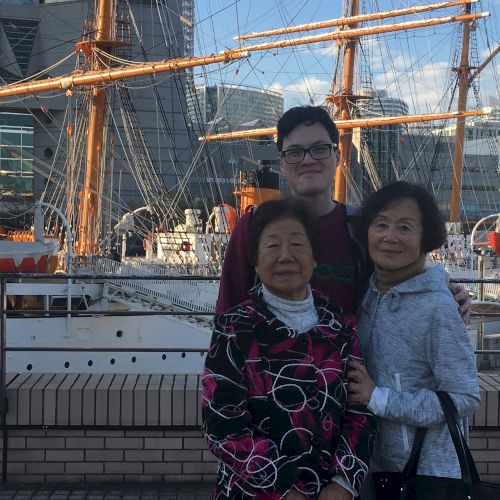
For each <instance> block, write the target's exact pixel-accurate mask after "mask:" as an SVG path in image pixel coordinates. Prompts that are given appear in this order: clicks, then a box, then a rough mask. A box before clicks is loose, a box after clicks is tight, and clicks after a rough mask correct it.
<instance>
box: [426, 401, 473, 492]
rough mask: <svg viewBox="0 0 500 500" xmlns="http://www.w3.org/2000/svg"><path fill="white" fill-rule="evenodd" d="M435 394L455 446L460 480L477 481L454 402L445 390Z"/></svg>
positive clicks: (469, 482)
mask: <svg viewBox="0 0 500 500" xmlns="http://www.w3.org/2000/svg"><path fill="white" fill-rule="evenodd" d="M436 395H437V397H438V398H439V402H440V403H441V407H442V408H443V413H444V416H445V419H446V423H447V424H448V429H449V431H450V434H451V439H452V441H453V445H454V446H455V451H456V452H457V457H458V461H459V463H460V470H461V472H462V480H463V481H464V482H466V483H468V484H471V483H472V482H473V481H474V482H476V481H479V474H478V472H477V468H476V464H475V463H474V459H473V458H472V454H471V452H470V449H469V446H468V445H467V441H466V440H465V437H464V435H463V433H462V430H461V428H460V425H459V419H458V411H457V407H456V405H455V402H454V401H453V399H452V398H451V396H450V395H449V394H448V393H447V392H444V391H436Z"/></svg>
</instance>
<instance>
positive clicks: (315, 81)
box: [272, 76, 331, 109]
mask: <svg viewBox="0 0 500 500" xmlns="http://www.w3.org/2000/svg"><path fill="white" fill-rule="evenodd" d="M330 85H331V82H330V81H327V80H321V79H319V78H317V77H315V76H310V77H305V78H303V79H302V80H301V81H299V82H298V83H291V84H288V85H282V84H281V83H274V84H273V85H272V88H274V89H275V90H279V91H281V93H282V95H283V98H284V99H285V109H288V108H291V107H293V106H303V105H305V104H314V105H319V104H323V103H324V101H325V98H326V96H327V94H328V92H329V91H330Z"/></svg>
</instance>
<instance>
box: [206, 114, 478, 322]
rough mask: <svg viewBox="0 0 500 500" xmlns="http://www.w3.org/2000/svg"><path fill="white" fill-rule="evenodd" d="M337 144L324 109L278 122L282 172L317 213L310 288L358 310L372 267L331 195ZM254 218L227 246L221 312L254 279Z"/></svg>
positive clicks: (244, 221) (460, 296) (461, 294)
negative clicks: (316, 252)
mask: <svg viewBox="0 0 500 500" xmlns="http://www.w3.org/2000/svg"><path fill="white" fill-rule="evenodd" d="M338 142H339V133H338V130H337V127H336V126H335V124H334V123H333V121H332V119H331V118H330V115H329V114H328V112H327V111H326V110H325V109H324V108H322V107H319V106H304V107H296V108H292V109H289V110H288V111H287V112H286V113H285V114H284V115H283V116H282V117H281V118H280V120H279V121H278V141H277V146H278V151H279V153H280V159H279V161H280V168H281V171H282V173H283V175H284V176H285V178H286V180H287V181H288V184H289V185H290V187H291V189H292V191H293V192H294V194H295V196H297V197H299V198H301V199H302V200H303V201H304V202H306V203H307V205H309V207H310V208H311V210H312V211H313V212H314V213H315V214H316V215H317V216H318V221H319V227H320V235H321V251H320V255H319V256H318V259H317V266H316V269H315V272H314V275H313V278H312V280H311V286H312V288H314V289H316V290H319V291H321V292H322V293H323V294H325V295H327V296H328V297H330V298H331V299H332V300H333V301H335V302H336V303H338V304H340V305H341V306H342V307H343V309H344V312H345V313H355V312H356V309H357V305H358V299H359V298H360V297H361V295H362V293H363V291H364V285H365V280H366V278H367V277H368V275H369V273H370V271H371V269H369V268H368V267H367V265H366V261H365V253H364V251H363V249H362V248H361V247H360V245H359V244H358V243H357V242H356V241H355V239H354V238H353V237H352V236H351V231H352V228H351V227H350V224H349V219H350V218H351V215H350V214H349V215H348V210H347V207H346V206H345V205H344V204H342V203H338V202H335V201H333V199H332V187H333V179H334V177H335V170H336V167H337V162H338V159H339V153H338ZM351 208H352V207H351ZM251 217H252V214H251V213H249V214H245V215H244V216H243V217H241V219H240V220H239V222H238V224H237V225H236V227H235V229H234V231H233V233H232V235H231V239H230V241H229V244H228V246H227V249H226V254H225V257H224V265H223V267H222V276H221V282H220V288H219V297H218V299H217V305H216V312H217V313H222V312H223V311H225V310H226V309H228V308H230V307H232V306H235V305H236V304H239V303H240V302H242V301H243V300H245V299H246V298H247V291H248V290H249V289H250V288H251V287H252V286H253V284H254V282H255V270H254V269H253V267H252V266H251V265H250V261H249V259H248V241H249V228H250V221H251ZM456 288H457V289H456V295H455V299H456V300H457V302H459V301H460V302H461V301H464V303H463V304H462V306H461V308H460V310H461V313H462V317H464V319H467V317H468V314H469V309H470V302H468V300H467V293H466V292H465V290H464V289H463V288H461V287H456ZM457 292H458V293H457Z"/></svg>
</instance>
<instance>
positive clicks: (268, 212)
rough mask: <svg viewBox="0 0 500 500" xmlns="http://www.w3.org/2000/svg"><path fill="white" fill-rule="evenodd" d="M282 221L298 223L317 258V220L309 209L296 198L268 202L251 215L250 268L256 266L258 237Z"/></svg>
mask: <svg viewBox="0 0 500 500" xmlns="http://www.w3.org/2000/svg"><path fill="white" fill-rule="evenodd" d="M282 219H293V220H296V221H298V222H300V223H301V224H302V225H303V226H304V229H305V230H306V235H307V238H308V240H309V243H310V244H311V247H312V251H313V256H314V258H315V259H317V258H318V254H319V248H320V239H319V228H318V221H317V218H316V217H315V216H314V215H313V213H312V212H311V211H310V210H309V207H308V206H307V205H306V204H305V203H304V202H303V201H300V200H298V199H296V198H284V199H278V200H269V201H265V202H264V203H262V204H260V205H259V206H258V207H257V208H256V209H255V211H254V213H253V214H252V221H251V224H250V246H249V252H248V253H249V259H250V263H251V264H252V266H255V265H256V264H257V256H258V250H259V243H260V237H261V236H262V232H263V231H264V229H265V228H266V227H267V226H269V224H272V223H273V222H276V221H278V220H282Z"/></svg>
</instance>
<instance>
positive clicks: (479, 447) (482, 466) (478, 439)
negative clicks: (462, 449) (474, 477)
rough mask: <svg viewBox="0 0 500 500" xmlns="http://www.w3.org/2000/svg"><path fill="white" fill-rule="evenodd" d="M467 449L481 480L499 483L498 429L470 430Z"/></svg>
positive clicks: (499, 428)
mask: <svg viewBox="0 0 500 500" xmlns="http://www.w3.org/2000/svg"><path fill="white" fill-rule="evenodd" d="M469 447H470V449H471V452H472V456H473V457H474V461H475V462H476V467H477V471H478V472H479V475H480V476H481V479H482V480H483V481H490V482H492V483H500V427H497V428H496V429H495V428H494V429H486V428H485V429H475V428H472V430H471V432H470V439H469Z"/></svg>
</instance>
